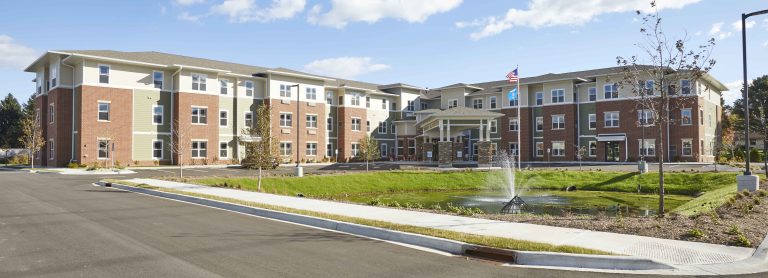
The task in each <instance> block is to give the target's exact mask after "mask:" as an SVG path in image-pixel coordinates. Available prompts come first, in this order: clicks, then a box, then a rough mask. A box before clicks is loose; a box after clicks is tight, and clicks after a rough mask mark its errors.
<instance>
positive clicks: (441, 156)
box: [437, 120, 453, 168]
mask: <svg viewBox="0 0 768 278" xmlns="http://www.w3.org/2000/svg"><path fill="white" fill-rule="evenodd" d="M444 124H445V123H444V120H440V131H441V132H440V133H441V136H440V141H439V142H437V151H438V153H437V159H438V164H437V166H438V167H440V168H448V167H452V166H453V163H452V162H453V142H451V141H450V140H449V138H450V134H443V132H442V131H443V129H444V128H443V125H444ZM445 129H446V130H445V132H446V133H448V132H449V131H450V130H451V127H450V125H449V126H448V127H447V128H445Z"/></svg>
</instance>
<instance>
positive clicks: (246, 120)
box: [243, 111, 253, 128]
mask: <svg viewBox="0 0 768 278" xmlns="http://www.w3.org/2000/svg"><path fill="white" fill-rule="evenodd" d="M249 116H250V118H251V119H248V118H249ZM248 121H250V122H251V123H250V124H248ZM243 125H245V127H248V128H253V111H245V113H243Z"/></svg>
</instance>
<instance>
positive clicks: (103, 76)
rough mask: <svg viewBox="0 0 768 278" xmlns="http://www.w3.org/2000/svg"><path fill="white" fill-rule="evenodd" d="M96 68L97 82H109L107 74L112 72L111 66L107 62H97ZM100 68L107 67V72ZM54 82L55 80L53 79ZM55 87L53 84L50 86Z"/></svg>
mask: <svg viewBox="0 0 768 278" xmlns="http://www.w3.org/2000/svg"><path fill="white" fill-rule="evenodd" d="M97 68H98V69H99V84H109V79H110V78H109V75H110V73H111V72H112V67H111V66H110V65H107V64H98V66H97ZM102 68H106V69H107V73H106V74H105V73H103V72H102ZM54 82H55V80H54ZM52 87H55V86H52Z"/></svg>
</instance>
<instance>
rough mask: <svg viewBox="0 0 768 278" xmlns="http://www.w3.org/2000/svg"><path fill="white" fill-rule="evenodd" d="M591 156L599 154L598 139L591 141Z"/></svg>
mask: <svg viewBox="0 0 768 278" xmlns="http://www.w3.org/2000/svg"><path fill="white" fill-rule="evenodd" d="M589 156H590V157H595V156H597V142H596V141H589Z"/></svg>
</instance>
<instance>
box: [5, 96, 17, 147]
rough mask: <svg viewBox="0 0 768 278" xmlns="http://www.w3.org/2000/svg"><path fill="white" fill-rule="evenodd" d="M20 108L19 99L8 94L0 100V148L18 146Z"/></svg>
mask: <svg viewBox="0 0 768 278" xmlns="http://www.w3.org/2000/svg"><path fill="white" fill-rule="evenodd" d="M21 117H22V110H21V105H20V104H19V101H18V100H16V98H15V97H13V94H8V96H6V97H5V98H4V99H3V100H2V101H0V148H2V149H9V148H20V147H21V143H20V142H19V138H20V137H21Z"/></svg>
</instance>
